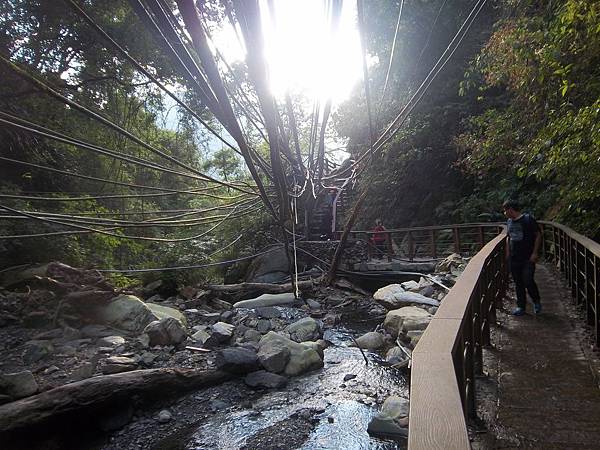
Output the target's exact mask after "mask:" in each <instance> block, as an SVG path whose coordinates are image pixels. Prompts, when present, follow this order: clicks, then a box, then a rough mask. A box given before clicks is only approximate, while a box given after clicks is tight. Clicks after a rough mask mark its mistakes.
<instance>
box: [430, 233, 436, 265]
mask: <svg viewBox="0 0 600 450" xmlns="http://www.w3.org/2000/svg"><path fill="white" fill-rule="evenodd" d="M429 239H430V242H431V256H432V257H433V259H436V258H437V251H436V248H435V230H434V229H433V228H432V229H431V230H430V235H429Z"/></svg>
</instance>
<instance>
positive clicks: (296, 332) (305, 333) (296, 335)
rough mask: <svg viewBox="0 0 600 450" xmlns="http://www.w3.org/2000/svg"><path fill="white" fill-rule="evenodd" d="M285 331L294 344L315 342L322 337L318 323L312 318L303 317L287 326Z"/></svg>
mask: <svg viewBox="0 0 600 450" xmlns="http://www.w3.org/2000/svg"><path fill="white" fill-rule="evenodd" d="M285 331H286V332H288V333H289V334H290V338H291V339H292V340H293V341H296V342H304V341H315V340H317V339H319V338H320V337H321V336H322V335H323V334H322V332H321V327H320V325H319V322H317V321H316V320H315V319H313V318H312V317H305V318H303V319H300V320H298V321H297V322H294V323H292V324H290V325H288V326H287V327H286V328H285Z"/></svg>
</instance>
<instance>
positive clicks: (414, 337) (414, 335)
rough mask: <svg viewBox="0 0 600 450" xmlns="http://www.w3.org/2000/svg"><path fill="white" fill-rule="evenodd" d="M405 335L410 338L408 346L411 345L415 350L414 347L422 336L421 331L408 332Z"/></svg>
mask: <svg viewBox="0 0 600 450" xmlns="http://www.w3.org/2000/svg"><path fill="white" fill-rule="evenodd" d="M406 335H407V336H408V337H409V338H410V345H412V347H413V348H415V347H416V345H417V344H418V343H419V340H420V339H421V336H423V331H421V330H414V331H409V332H408V333H406Z"/></svg>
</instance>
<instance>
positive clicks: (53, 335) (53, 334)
mask: <svg viewBox="0 0 600 450" xmlns="http://www.w3.org/2000/svg"><path fill="white" fill-rule="evenodd" d="M62 336H63V330H62V328H55V329H54V330H50V331H44V332H43V333H38V334H36V335H35V336H33V338H32V339H33V340H35V341H43V340H51V339H58V338H61V337H62Z"/></svg>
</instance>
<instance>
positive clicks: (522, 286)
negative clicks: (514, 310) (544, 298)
mask: <svg viewBox="0 0 600 450" xmlns="http://www.w3.org/2000/svg"><path fill="white" fill-rule="evenodd" d="M510 272H511V274H512V277H513V280H515V290H516V291H517V306H518V307H519V308H523V309H525V305H526V304H527V294H526V293H525V291H527V293H529V296H530V297H531V299H532V300H533V303H539V302H540V292H539V291H538V287H537V284H535V280H534V275H535V264H534V263H532V262H530V261H512V260H511V261H510Z"/></svg>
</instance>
